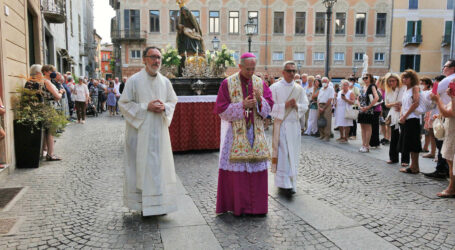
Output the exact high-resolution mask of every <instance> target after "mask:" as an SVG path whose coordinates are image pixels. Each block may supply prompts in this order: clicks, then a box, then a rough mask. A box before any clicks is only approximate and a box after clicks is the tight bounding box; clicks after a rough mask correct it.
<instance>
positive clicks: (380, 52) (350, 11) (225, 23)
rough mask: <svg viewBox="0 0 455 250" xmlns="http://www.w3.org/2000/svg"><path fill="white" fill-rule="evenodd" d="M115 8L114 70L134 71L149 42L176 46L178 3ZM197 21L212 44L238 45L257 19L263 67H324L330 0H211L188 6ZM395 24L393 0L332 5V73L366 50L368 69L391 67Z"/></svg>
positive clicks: (239, 49)
mask: <svg viewBox="0 0 455 250" xmlns="http://www.w3.org/2000/svg"><path fill="white" fill-rule="evenodd" d="M110 3H111V6H112V7H113V8H114V9H115V10H116V17H114V18H113V19H112V22H111V25H112V27H111V31H112V34H111V36H112V40H113V43H114V47H115V49H114V56H115V57H116V60H117V66H118V68H117V72H121V73H122V74H123V75H126V76H129V75H131V74H133V73H134V72H137V71H138V70H139V69H140V68H142V65H141V64H142V60H141V58H140V53H138V51H141V50H142V49H144V48H145V47H146V46H148V45H155V46H159V47H164V46H166V45H167V44H170V45H172V46H174V47H175V39H176V27H175V25H176V22H177V18H178V15H179V13H178V12H179V11H178V10H179V7H178V5H177V4H176V3H175V1H162V0H128V1H126V0H110ZM185 6H186V7H187V8H188V9H190V10H191V11H192V13H193V15H194V16H195V17H196V18H197V19H198V20H199V23H200V26H201V29H202V33H203V37H204V41H205V47H206V48H207V49H209V50H212V49H213V47H212V44H211V41H212V40H213V39H214V37H215V36H216V37H217V38H218V39H220V41H221V44H226V45H227V47H228V48H229V49H232V50H234V51H235V53H234V57H236V58H238V57H239V55H240V54H242V53H244V52H246V51H248V42H247V41H248V37H247V35H246V34H245V30H244V25H245V24H246V23H247V21H248V20H249V19H251V20H252V21H253V22H254V23H256V24H257V25H258V29H257V34H255V35H253V37H252V45H251V47H252V49H251V50H252V52H253V53H255V54H256V55H257V57H258V59H259V60H258V65H257V71H258V72H268V73H269V74H280V72H281V65H282V63H283V62H284V61H286V60H295V61H297V62H298V63H299V65H300V71H301V72H306V73H309V74H323V73H324V62H325V58H326V57H325V54H326V47H325V45H326V42H325V41H326V28H327V27H326V22H327V19H326V15H325V12H326V7H325V6H324V5H323V3H322V1H317V0H296V1H278V0H276V1H273V0H252V1H239V0H224V1H222V0H208V1H196V0H190V1H187V3H186V5H185ZM391 23H392V1H391V0H339V1H337V3H336V4H335V6H334V8H333V15H332V22H331V24H330V26H331V41H332V42H331V52H330V66H331V70H330V76H331V77H335V78H338V77H340V78H344V77H346V76H348V75H350V74H352V73H353V68H354V67H359V69H360V70H361V65H362V63H363V55H364V54H366V55H368V58H369V71H370V72H371V73H373V74H375V75H382V74H384V73H385V72H387V71H388V69H389V63H390V57H389V55H390V42H391V37H390V36H391Z"/></svg>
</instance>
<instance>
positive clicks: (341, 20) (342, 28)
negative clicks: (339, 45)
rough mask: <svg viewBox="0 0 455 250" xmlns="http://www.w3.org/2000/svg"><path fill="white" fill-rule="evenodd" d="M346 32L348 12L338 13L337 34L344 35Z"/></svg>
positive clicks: (336, 20)
mask: <svg viewBox="0 0 455 250" xmlns="http://www.w3.org/2000/svg"><path fill="white" fill-rule="evenodd" d="M345 33H346V13H336V17H335V34H337V35H344V34H345Z"/></svg>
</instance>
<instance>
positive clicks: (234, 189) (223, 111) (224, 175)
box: [215, 75, 273, 215]
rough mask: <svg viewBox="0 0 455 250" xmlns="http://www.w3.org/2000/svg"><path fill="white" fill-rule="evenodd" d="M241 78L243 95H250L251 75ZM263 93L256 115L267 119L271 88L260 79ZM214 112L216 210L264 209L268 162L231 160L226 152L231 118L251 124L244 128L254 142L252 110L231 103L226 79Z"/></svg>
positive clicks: (258, 211)
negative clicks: (217, 148)
mask: <svg viewBox="0 0 455 250" xmlns="http://www.w3.org/2000/svg"><path fill="white" fill-rule="evenodd" d="M240 80H241V82H242V92H243V97H244V98H243V99H245V97H246V96H247V88H246V86H247V84H248V90H249V91H248V95H250V96H251V97H253V91H252V89H253V85H252V80H251V79H246V78H244V77H242V75H240ZM263 86H264V87H263V97H262V101H261V105H258V106H259V110H258V111H259V115H260V116H261V117H262V118H263V119H266V118H267V116H268V115H269V113H270V112H271V110H272V107H273V100H272V92H271V91H270V89H269V87H268V86H267V84H266V83H265V82H263ZM215 113H216V114H218V115H219V116H220V117H221V139H220V140H221V145H220V159H219V173H218V192H217V199H216V213H217V214H220V213H226V212H233V213H234V214H235V215H241V214H266V213H267V206H268V203H267V197H268V190H267V188H268V185H267V164H268V161H261V162H254V163H253V162H230V161H229V154H230V151H231V146H232V142H233V133H232V125H231V122H232V121H236V120H240V119H245V120H246V122H247V124H248V122H250V124H251V126H250V127H249V128H247V137H248V141H249V142H250V145H253V142H254V120H253V115H254V114H253V113H251V114H250V115H249V116H246V114H245V112H244V109H243V104H242V103H241V102H240V103H231V99H230V95H229V90H228V81H227V79H225V80H224V81H223V82H222V83H221V86H220V89H219V91H218V97H217V99H216V107H215Z"/></svg>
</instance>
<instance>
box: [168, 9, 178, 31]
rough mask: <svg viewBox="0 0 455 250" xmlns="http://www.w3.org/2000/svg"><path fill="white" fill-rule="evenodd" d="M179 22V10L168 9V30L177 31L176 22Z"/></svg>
mask: <svg viewBox="0 0 455 250" xmlns="http://www.w3.org/2000/svg"><path fill="white" fill-rule="evenodd" d="M178 23H179V11H178V10H170V11H169V32H177V24H178Z"/></svg>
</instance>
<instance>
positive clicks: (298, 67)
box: [297, 60, 302, 75]
mask: <svg viewBox="0 0 455 250" xmlns="http://www.w3.org/2000/svg"><path fill="white" fill-rule="evenodd" d="M301 66H302V64H301V63H300V60H299V61H297V71H298V72H299V75H300V67H301Z"/></svg>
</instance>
